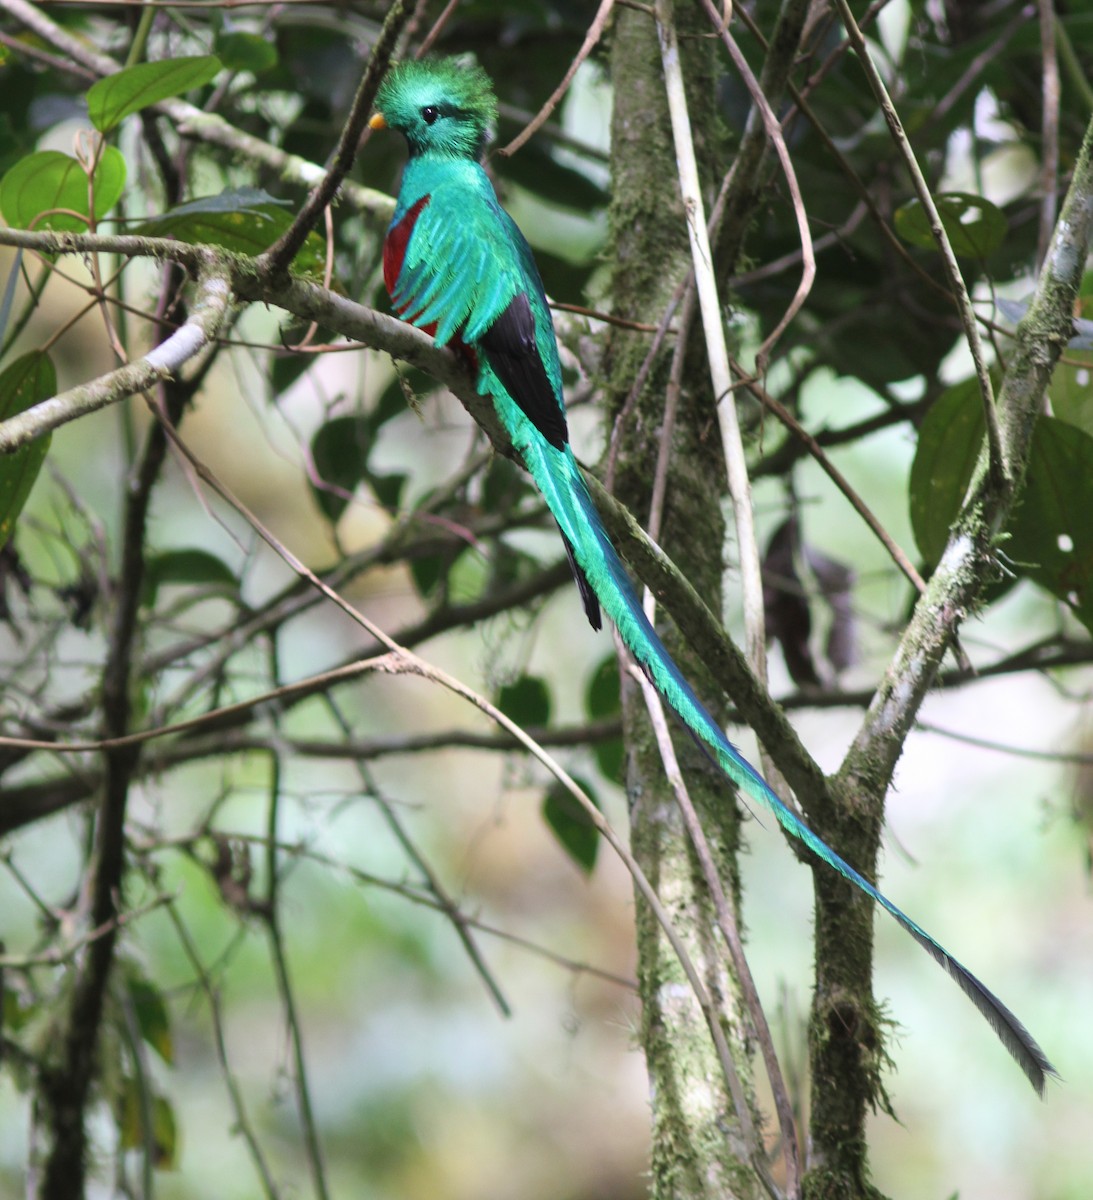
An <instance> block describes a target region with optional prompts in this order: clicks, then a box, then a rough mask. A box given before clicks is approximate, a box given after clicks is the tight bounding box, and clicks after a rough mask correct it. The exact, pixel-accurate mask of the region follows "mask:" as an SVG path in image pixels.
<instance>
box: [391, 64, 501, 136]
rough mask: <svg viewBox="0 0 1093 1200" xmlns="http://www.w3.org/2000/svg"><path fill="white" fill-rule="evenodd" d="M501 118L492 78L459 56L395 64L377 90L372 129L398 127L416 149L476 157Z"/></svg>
mask: <svg viewBox="0 0 1093 1200" xmlns="http://www.w3.org/2000/svg"><path fill="white" fill-rule="evenodd" d="M496 119H497V100H496V98H495V97H494V94H493V84H492V83H491V82H490V77H489V76H488V75H487V74H486V72H485V71H483V70H482V68H481V67H477V66H466V65H464V64H463V63H462V62H461V61H460V60H459V59H457V58H441V59H422V60H420V61H418V62H413V61H410V62H404V63H399V64H398V65H397V66H395V67H392V68H391V70H390V71H389V72H388V73H387V77H386V78H385V79H384V81H383V83H382V84H381V85H380V89H379V92H378V93H377V95H376V114H375V115H374V116H373V117H372V120H371V122H370V123H371V125H372V127H373V128H382V127H383V126H389V127H390V128H391V129H397V130H398V132H399V133H401V134H402V135H403V136H404V137H405V138H406V141H407V142H408V143H409V146H410V153H411V154H424V153H435V154H441V155H446V156H450V157H452V158H476V157H477V156H478V155H479V154H480V153H481V150H482V147H483V146H484V145H485V143H486V141H487V140H488V138H489V135H490V132H491V127H492V125H493V123H494V121H495V120H496Z"/></svg>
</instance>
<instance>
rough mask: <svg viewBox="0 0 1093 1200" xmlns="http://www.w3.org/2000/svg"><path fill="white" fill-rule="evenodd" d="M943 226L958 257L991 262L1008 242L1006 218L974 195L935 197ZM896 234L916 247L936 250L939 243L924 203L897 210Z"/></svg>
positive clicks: (995, 208)
mask: <svg viewBox="0 0 1093 1200" xmlns="http://www.w3.org/2000/svg"><path fill="white" fill-rule="evenodd" d="M934 204H936V205H937V211H938V215H939V216H940V217H941V224H942V225H943V226H944V227H945V232H946V233H947V234H948V235H949V243H950V244H951V245H952V248H953V253H954V254H961V255H964V256H966V257H968V258H979V259H983V258H987V257H988V255H990V254H993V253H994V251H995V250H997V249H998V247H999V246H1001V245H1002V243H1003V242H1004V241H1005V240H1006V233H1007V231H1008V229H1009V222H1008V221H1007V220H1006V214H1005V213H1004V212H1002V210H1001V209H1000V208H999V207H998V206H997V205H995V204H992V203H991V202H990V201H989V200H984V199H983V197H982V196H976V195H973V194H972V193H971V192H943V193H941V194H940V195H937V196H935V197H934ZM895 225H896V232H897V233H898V234H899V235H900V237H901V238H903V240H904V241H905V242H910V244H911V245H912V246H921V247H922V248H923V249H926V250H932V249H934V248H935V247H936V245H937V243H936V242H935V241H934V235H933V234H932V233H931V231H930V218H929V217H928V216H927V215H926V210H925V209H924V208H923V207H922V205H921V203H920V202H919V201H918V200H917V199H916V200H911V201H909V202H908V203H907V204H904V205H903V206H902V207H901V208H898V209H896V217H895Z"/></svg>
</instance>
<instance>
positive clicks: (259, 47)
mask: <svg viewBox="0 0 1093 1200" xmlns="http://www.w3.org/2000/svg"><path fill="white" fill-rule="evenodd" d="M216 54H217V57H218V58H219V59H220V61H221V62H222V63H223V64H224V66H225V67H226V68H227V69H228V70H229V71H250V72H252V73H253V74H255V75H259V74H261V73H262V72H263V71H269V70H271V69H272V68H273V67H275V66H277V47H276V46H275V45H274V44H273V43H272V42H267V41H266V39H265V38H264V37H260V36H259V35H258V34H257V33H222V34H221V35H220V36H219V37H218V38H217V39H216Z"/></svg>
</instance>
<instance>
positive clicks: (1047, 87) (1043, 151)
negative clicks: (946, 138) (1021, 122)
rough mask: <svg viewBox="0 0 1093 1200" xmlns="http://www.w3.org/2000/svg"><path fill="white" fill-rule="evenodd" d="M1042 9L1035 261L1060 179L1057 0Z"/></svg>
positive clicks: (1040, 256) (1047, 235)
mask: <svg viewBox="0 0 1093 1200" xmlns="http://www.w3.org/2000/svg"><path fill="white" fill-rule="evenodd" d="M1037 2H1038V6H1039V9H1040V232H1039V236H1038V238H1037V241H1036V262H1037V264H1039V263H1042V262H1043V261H1044V257H1045V255H1046V254H1047V247H1048V242H1050V241H1051V233H1052V230H1053V229H1054V228H1055V211H1056V197H1055V192H1056V189H1057V187H1058V181H1059V60H1058V57H1057V56H1056V53H1055V29H1056V21H1055V5H1054V0H1037Z"/></svg>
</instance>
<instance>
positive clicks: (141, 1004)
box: [127, 975, 175, 1064]
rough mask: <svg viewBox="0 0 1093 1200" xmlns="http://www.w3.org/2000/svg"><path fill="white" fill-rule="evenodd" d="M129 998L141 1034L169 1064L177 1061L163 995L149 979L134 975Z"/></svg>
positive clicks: (129, 983)
mask: <svg viewBox="0 0 1093 1200" xmlns="http://www.w3.org/2000/svg"><path fill="white" fill-rule="evenodd" d="M127 986H128V990H129V1000H130V1002H131V1003H132V1005H133V1013H134V1015H135V1016H136V1019H137V1028H138V1029H139V1030H140V1036H141V1037H142V1038H143V1039H144V1041H146V1042H147V1043H148V1045H149V1046H151V1047H152V1049H153V1050H155V1052H156V1053H157V1054H158V1055H159V1056H160V1058H162V1059H163V1061H164V1062H165V1063H167V1064H173V1063H174V1061H175V1048H174V1040H173V1039H172V1037H171V1023H170V1020H169V1018H168V1016H167V1005H166V1004H165V1003H164V1001H163V995H162V994H161V993H160V992H159V991H157V989H156V988H154V987H153V986H152V985H151V984H150V983H149V982H148V980H147V979H143V978H141V977H140V976H139V975H132V976H131V977H130V978H129V980H128V984H127Z"/></svg>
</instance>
